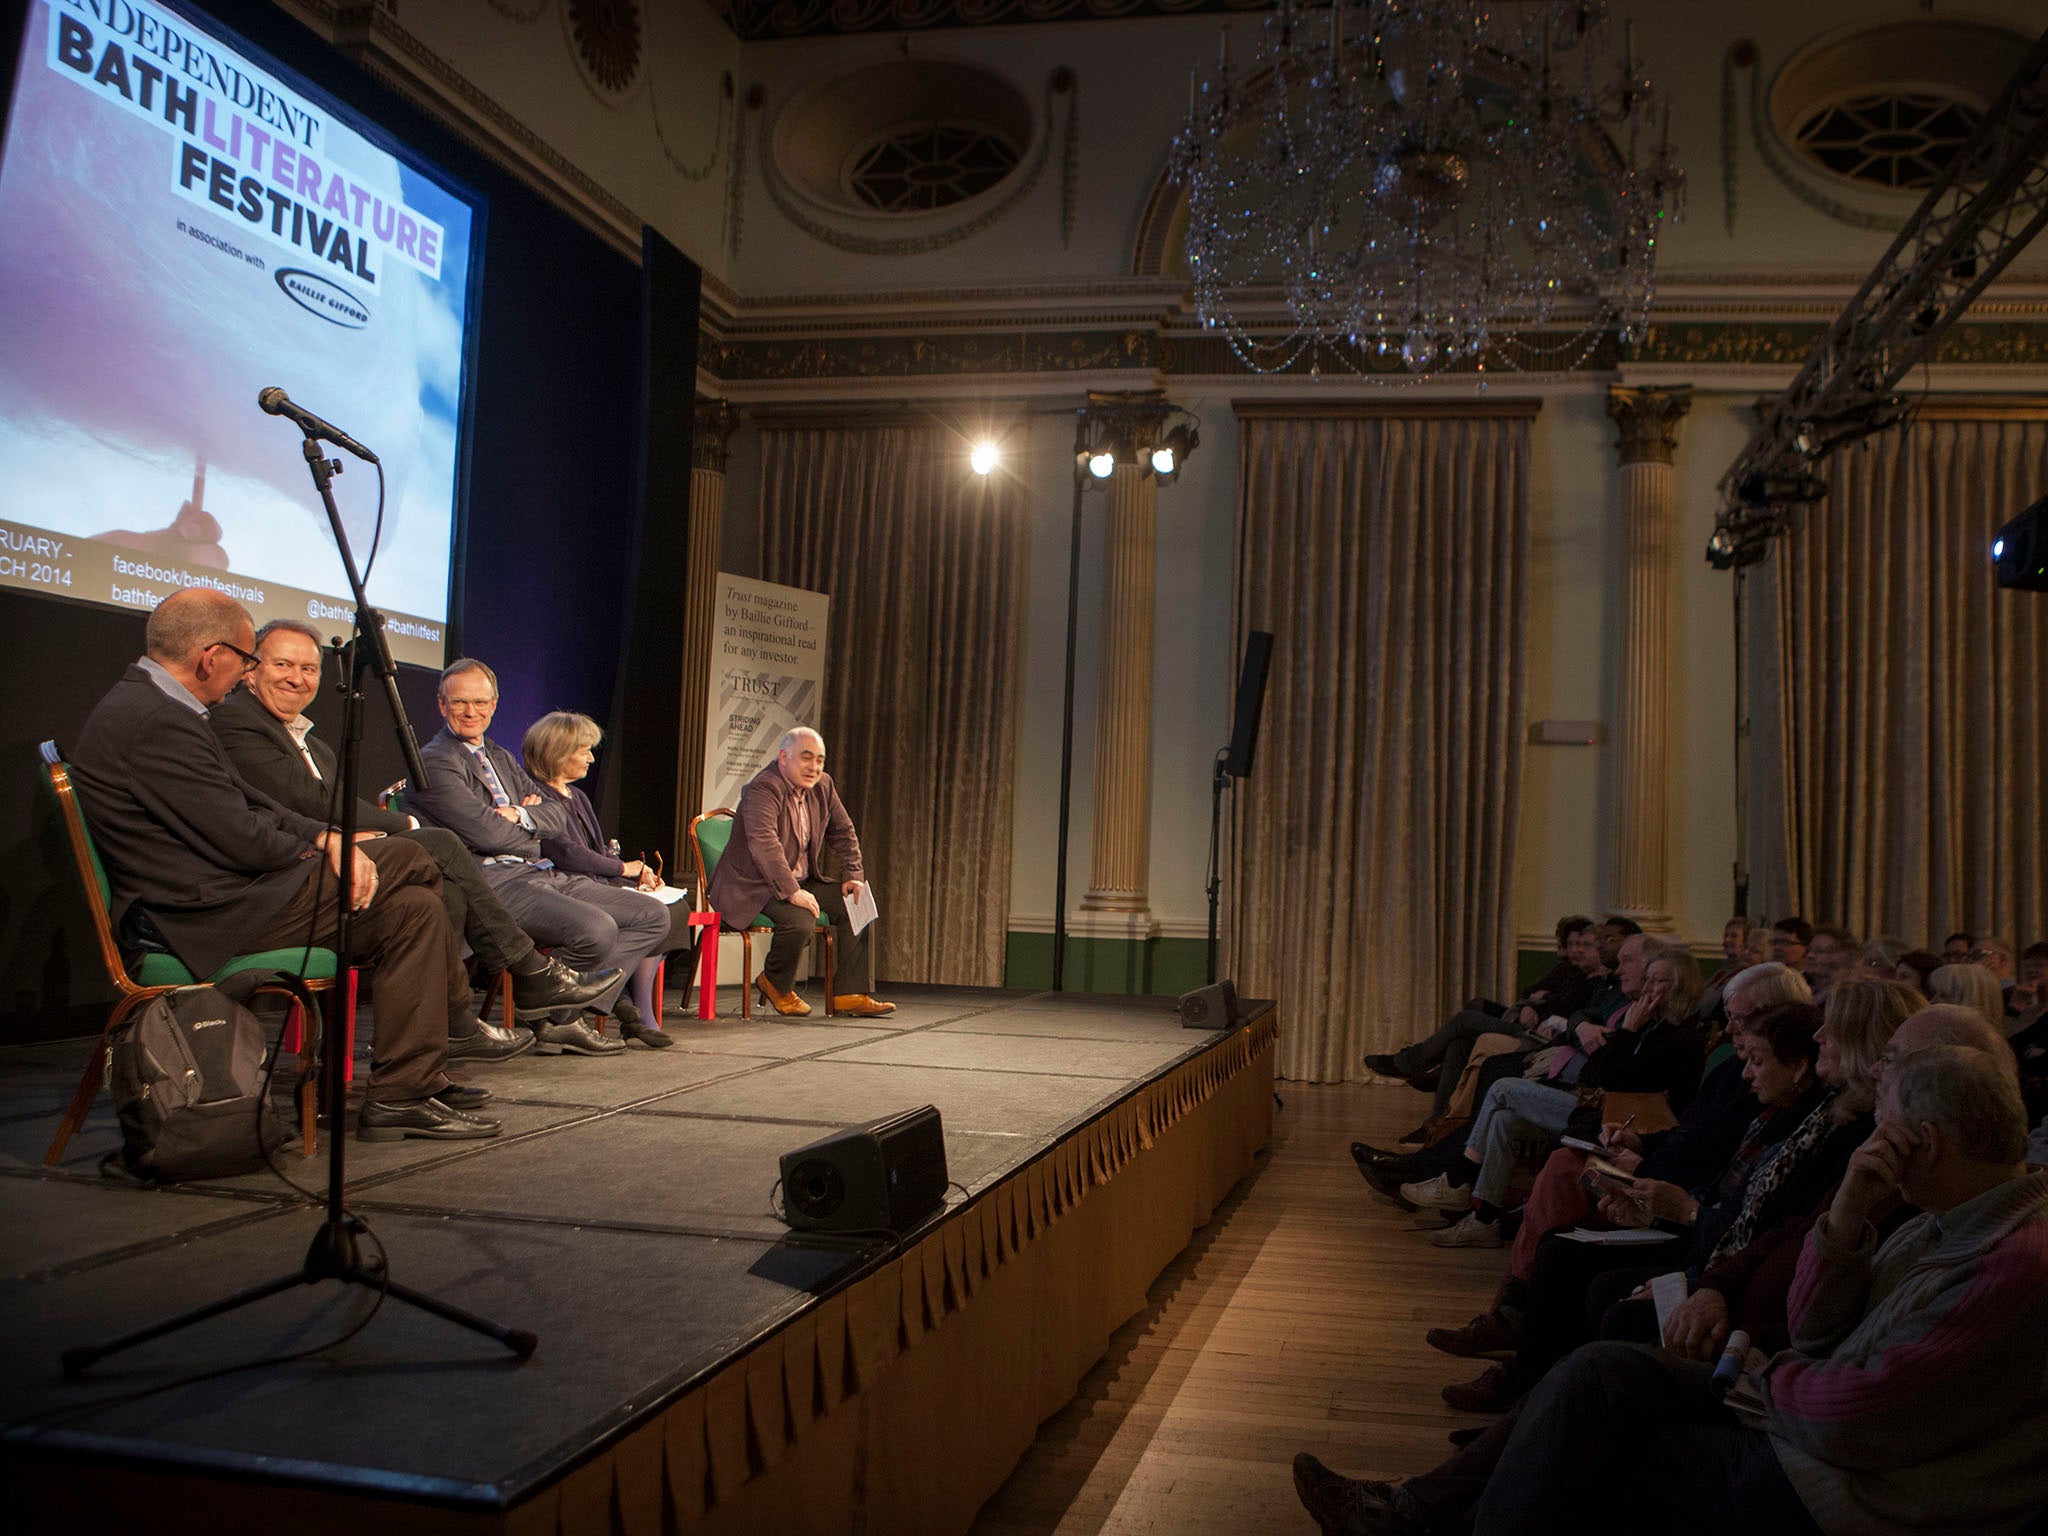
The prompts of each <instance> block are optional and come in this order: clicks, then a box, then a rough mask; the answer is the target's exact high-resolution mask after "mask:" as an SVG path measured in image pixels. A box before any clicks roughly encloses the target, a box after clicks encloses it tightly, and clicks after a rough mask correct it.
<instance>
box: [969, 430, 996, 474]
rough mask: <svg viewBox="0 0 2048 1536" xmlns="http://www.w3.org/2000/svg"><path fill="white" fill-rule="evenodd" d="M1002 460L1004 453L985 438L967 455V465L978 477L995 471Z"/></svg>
mask: <svg viewBox="0 0 2048 1536" xmlns="http://www.w3.org/2000/svg"><path fill="white" fill-rule="evenodd" d="M1001 458H1002V453H1001V451H1000V450H999V449H998V448H997V447H996V445H995V444H994V443H992V442H990V441H989V440H988V439H987V438H983V439H982V440H981V441H980V442H978V443H976V444H975V445H974V450H973V452H971V453H969V454H968V455H967V463H968V465H969V467H970V468H972V469H973V471H974V472H975V473H976V474H977V475H986V474H988V473H990V472H991V471H993V470H994V469H995V467H996V464H997V462H998V461H999V460H1000V459H1001Z"/></svg>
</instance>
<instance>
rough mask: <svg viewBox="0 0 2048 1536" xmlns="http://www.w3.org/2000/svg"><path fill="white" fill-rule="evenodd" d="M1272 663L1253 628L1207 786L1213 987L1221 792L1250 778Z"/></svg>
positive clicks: (1265, 638)
mask: <svg viewBox="0 0 2048 1536" xmlns="http://www.w3.org/2000/svg"><path fill="white" fill-rule="evenodd" d="M1272 664H1273V637H1272V636H1271V635H1270V634H1268V633H1267V632H1266V631H1265V630H1263V629H1255V630H1253V631H1252V632H1251V633H1250V634H1249V635H1246V636H1245V640H1244V663H1243V665H1242V666H1241V667H1240V668H1239V669H1238V674H1237V721H1236V724H1235V725H1234V726H1233V728H1232V730H1231V732H1230V745H1229V746H1227V747H1225V748H1224V749H1223V750H1222V751H1220V752H1218V753H1217V754H1216V775H1215V778H1214V779H1213V780H1212V781H1211V782H1210V786H1209V960H1208V968H1207V970H1206V972H1205V976H1206V979H1207V980H1208V982H1209V984H1210V985H1211V986H1214V985H1215V984H1216V911H1217V906H1218V903H1219V902H1220V901H1221V900H1222V896H1223V790H1224V787H1225V786H1226V785H1227V784H1229V783H1230V781H1231V780H1233V779H1243V778H1249V777H1250V776H1251V771H1252V758H1253V756H1254V754H1256V753H1257V751H1258V747H1259V721H1260V719H1261V718H1262V717H1263V716H1264V714H1265V712H1266V673H1267V672H1268V670H1269V669H1270V668H1271V666H1272Z"/></svg>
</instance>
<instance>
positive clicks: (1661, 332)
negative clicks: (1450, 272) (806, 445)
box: [699, 320, 2048, 395]
mask: <svg viewBox="0 0 2048 1536" xmlns="http://www.w3.org/2000/svg"><path fill="white" fill-rule="evenodd" d="M1825 330H1826V325H1825V324H1824V323H1822V322H1820V321H1806V322H1798V323H1788V322H1782V321H1705V320H1702V321H1693V322H1687V323H1683V324H1678V325H1653V326H1651V327H1650V328H1649V330H1648V332H1647V333H1646V334H1645V336H1644V338H1643V340H1642V342H1641V343H1640V344H1639V345H1637V346H1635V347H1632V348H1627V349H1623V348H1621V347H1620V346H1619V345H1618V344H1615V343H1613V342H1611V341H1610V342H1607V343H1603V344H1602V346H1601V347H1600V348H1599V349H1598V350H1597V351H1596V353H1595V355H1594V357H1593V358H1592V359H1590V360H1589V362H1588V364H1587V366H1586V368H1585V369H1584V370H1582V371H1584V372H1588V373H1592V374H1599V373H1603V372H1613V371H1617V370H1620V369H1624V368H1628V367H1633V366H1637V365H1648V366H1682V367H1687V368H1695V369H1698V370H1700V371H1701V373H1702V377H1701V379H1700V382H1701V383H1702V384H1703V385H1711V383H1712V374H1713V370H1714V369H1717V368H1721V369H1729V370H1737V369H1751V368H1756V367H1759V366H1763V367H1780V368H1792V367H1796V366H1797V365H1798V364H1800V363H1801V362H1803V361H1804V360H1805V358H1806V356H1807V354H1808V353H1810V352H1811V351H1812V350H1813V346H1814V344H1815V342H1817V341H1818V340H1819V339H1820V337H1821V335H1822V333H1823V332H1824V331H1825ZM1568 339H1569V338H1568V337H1567V336H1566V335H1564V334H1560V335H1559V337H1558V338H1557V340H1558V341H1559V343H1560V344H1562V343H1563V342H1565V341H1566V340H1568ZM699 361H700V364H701V365H702V367H703V369H704V371H705V372H706V373H707V374H708V375H710V376H711V377H713V378H715V379H717V380H718V381H719V383H720V384H721V386H723V387H724V388H727V389H731V390H734V391H736V392H738V393H740V394H742V395H743V394H744V393H745V391H746V386H748V385H751V384H765V383H777V384H788V383H792V382H796V381H802V380H816V381H817V382H819V383H820V384H841V383H847V382H853V381H879V380H892V379H903V380H913V379H929V380H942V379H963V378H972V377H980V378H991V379H1011V380H1025V379H1030V378H1033V377H1059V376H1064V375H1073V374H1079V373H1102V372H1127V373H1131V374H1133V375H1137V374H1155V375H1157V376H1159V377H1161V378H1163V379H1174V378H1181V379H1192V378H1256V377H1260V375H1256V374H1254V373H1252V371H1251V370H1250V369H1248V368H1246V367H1245V366H1244V365H1243V364H1242V363H1241V362H1239V361H1238V359H1237V357H1236V355H1235V354H1234V353H1233V352H1232V351H1231V349H1230V346H1229V344H1228V343H1227V342H1226V341H1225V340H1224V339H1223V338H1221V337H1217V336H1212V335H1209V334H1207V333H1205V332H1200V331H1189V332H1180V331H1174V330H1170V329H1169V328H1167V327H1165V326H1163V325H1156V324H1155V325H1153V326H1150V327H1137V326H1121V327H1119V326H1104V327H1071V328H1058V329H1046V330H1036V331H1018V330H1007V331H994V330H956V329H941V328H936V327H935V328H932V329H929V330H924V331H907V330H906V331H900V332H894V333H887V334H873V335H863V336H840V335H831V334H817V335H811V336H776V337H768V338H763V337H751V336H746V335H736V336H720V335H716V334H714V333H713V332H712V331H711V330H710V329H709V328H707V329H706V330H705V332H704V334H703V338H702V341H701V344H700V351H699ZM1932 361H1933V364H1934V366H1936V367H1942V368H1967V369H1973V370H1978V371H1982V370H1987V369H1989V370H1998V369H2008V368H2009V369H2029V370H2038V369H2042V368H2048V320H2032V321H1993V322H1988V323H1983V324H1966V325H1959V326H1957V327H1956V328H1955V329H1954V330H1952V331H1951V332H1950V333H1949V334H1948V335H1947V336H1946V337H1945V338H1943V341H1942V344H1941V347H1940V349H1939V350H1938V352H1937V353H1936V355H1935V357H1934V358H1933V360H1932ZM1538 372H1539V370H1535V369H1531V370H1529V372H1528V373H1526V374H1525V373H1518V372H1516V371H1514V370H1511V369H1506V368H1502V367H1500V366H1498V364H1496V365H1495V366H1492V367H1490V368H1489V369H1488V371H1487V375H1486V376H1487V378H1488V379H1489V380H1491V381H1492V382H1493V383H1494V384H1496V385H1498V386H1500V387H1512V385H1513V383H1514V381H1515V380H1516V379H1517V378H1520V377H1529V376H1535V375H1536V374H1537V373H1538ZM1309 373H1310V367H1309V364H1308V363H1307V361H1306V360H1304V361H1302V362H1301V363H1299V364H1297V365H1296V366H1295V367H1294V368H1292V369H1290V370H1287V371H1286V373H1285V374H1284V375H1274V376H1269V377H1296V378H1301V379H1306V378H1307V377H1308V376H1309ZM1374 375H1382V376H1384V377H1386V378H1387V379H1388V380H1389V381H1396V380H1400V381H1405V375H1403V374H1402V373H1401V371H1400V368H1399V365H1398V363H1391V362H1390V363H1389V364H1388V365H1387V366H1386V367H1384V368H1374V369H1371V370H1368V372H1367V376H1368V377H1371V376H1374ZM1353 376H1354V375H1352V374H1351V373H1350V372H1349V371H1348V370H1343V369H1340V368H1337V367H1334V366H1331V365H1329V364H1328V363H1327V361H1326V363H1325V366H1324V367H1323V368H1322V370H1321V378H1322V379H1323V380H1324V381H1325V382H1326V383H1328V384H1329V385H1330V387H1332V388H1338V387H1341V382H1342V380H1344V379H1346V378H1349V377H1353Z"/></svg>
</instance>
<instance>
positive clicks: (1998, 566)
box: [1991, 496, 2048, 592]
mask: <svg viewBox="0 0 2048 1536" xmlns="http://www.w3.org/2000/svg"><path fill="white" fill-rule="evenodd" d="M1991 565H1992V569H1993V570H1994V571H1995V572H1996V573H1997V575H1998V584H1999V585H2000V586H2001V587H2016V588H2018V589H2020V590H2021V591H2024V592H2048V496H2043V497H2042V498H2041V499H2040V500H2039V501H2037V502H2035V503H2034V504H2033V505H2032V506H2031V507H2029V508H2027V510H2026V511H2024V512H2022V513H2021V514H2020V515H2019V516H2018V517H2016V518H2014V519H2013V520H2012V521H2011V522H2009V523H2007V524H2006V525H2005V526H2004V527H2003V528H2001V529H1999V530H1998V537H1997V538H1995V539H1993V540H1992V541H1991Z"/></svg>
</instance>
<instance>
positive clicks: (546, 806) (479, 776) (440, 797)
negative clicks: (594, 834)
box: [405, 726, 569, 859]
mask: <svg viewBox="0 0 2048 1536" xmlns="http://www.w3.org/2000/svg"><path fill="white" fill-rule="evenodd" d="M484 750H485V751H486V752H488V753H489V754H490V756H491V767H492V768H493V769H494V770H496V772H497V775H498V782H499V783H500V784H502V785H503V786H504V789H505V793H506V795H507V796H509V797H510V798H511V801H512V803H513V804H514V805H518V804H519V802H520V801H522V800H524V799H525V798H526V797H527V796H528V795H539V796H540V797H541V798H540V804H538V805H529V806H524V807H522V809H524V810H525V812H526V814H527V816H528V817H529V818H530V819H531V820H532V822H533V826H534V830H533V831H531V832H529V831H527V830H526V828H524V827H522V826H521V825H520V824H519V823H518V822H516V821H507V820H506V819H505V818H504V817H503V816H500V815H499V814H498V812H497V808H496V807H495V806H494V805H493V803H492V801H491V786H490V785H488V784H486V783H485V782H484V775H483V770H482V769H481V768H479V767H478V766H477V762H476V754H475V753H474V752H472V751H470V750H469V748H468V747H467V746H465V745H464V744H463V743H462V742H461V741H459V740H457V739H456V737H455V736H453V735H452V734H451V733H450V732H449V730H448V728H447V727H446V726H443V727H442V728H441V729H440V730H439V731H437V732H435V733H434V739H433V740H431V741H429V742H428V743H427V744H426V745H425V746H423V747H421V748H420V764H421V766H422V767H424V768H425V769H426V770H427V777H428V779H429V780H430V782H429V783H428V785H427V786H426V787H425V788H420V787H419V786H417V785H415V786H413V787H412V788H410V789H408V790H407V791H406V792H405V808H406V810H408V811H409V812H411V813H412V814H413V815H415V816H417V817H419V819H420V820H421V821H422V822H424V823H426V824H427V825H428V826H434V827H446V828H447V829H448V830H449V831H450V832H453V833H454V834H455V835H456V836H457V837H459V838H461V839H462V842H463V846H464V847H466V848H468V849H469V851H470V852H471V853H473V854H475V855H476V856H477V857H478V858H480V859H488V858H493V857H496V856H498V855H500V854H508V853H509V854H516V855H517V856H518V857H520V858H522V859H538V858H541V857H543V855H542V853H541V851H540V843H541V839H542V838H544V837H560V836H561V835H562V833H563V832H564V831H565V830H566V829H567V827H568V824H569V817H568V812H567V811H566V810H564V809H563V806H564V801H563V799H562V797H561V796H560V795H558V794H555V793H554V792H553V791H552V790H550V789H549V788H548V787H547V786H546V785H545V784H541V783H538V782H536V781H535V779H534V777H533V775H531V774H530V773H528V772H527V771H526V765H525V764H523V763H521V762H520V761H519V759H518V758H516V757H514V756H513V755H512V754H511V753H510V752H507V751H506V750H505V749H504V748H503V747H501V746H499V745H498V744H497V743H496V742H495V741H492V740H491V739H490V738H489V737H488V736H486V737H485V738H484Z"/></svg>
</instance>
